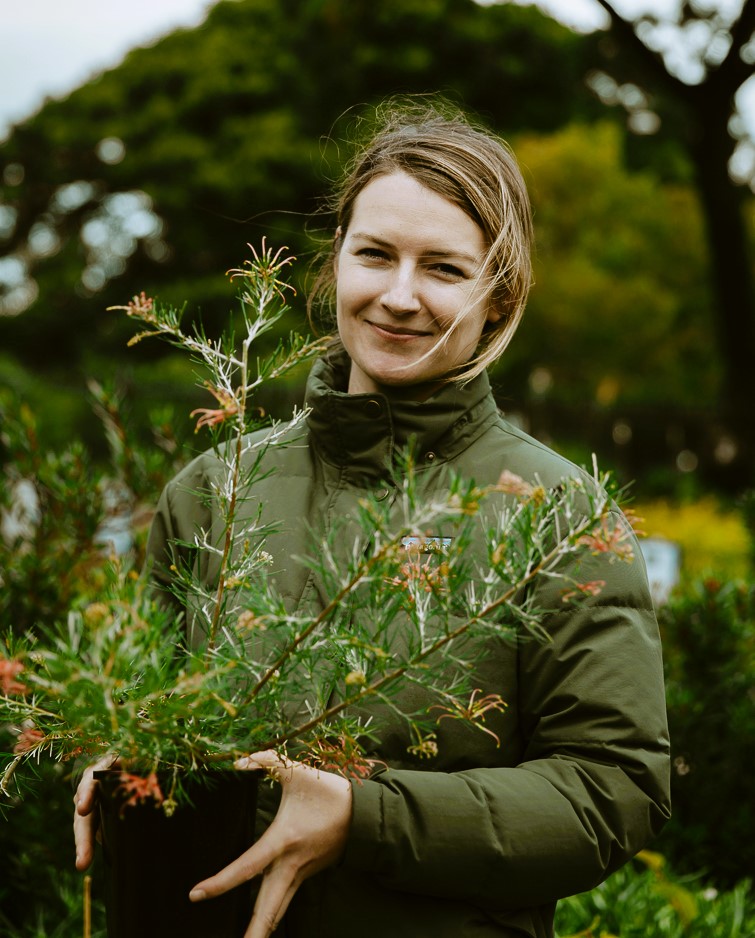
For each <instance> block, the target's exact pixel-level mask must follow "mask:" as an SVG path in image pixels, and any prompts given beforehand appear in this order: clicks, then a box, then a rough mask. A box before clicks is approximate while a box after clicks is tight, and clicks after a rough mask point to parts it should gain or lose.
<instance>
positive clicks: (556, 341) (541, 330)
mask: <svg viewBox="0 0 755 938" xmlns="http://www.w3.org/2000/svg"><path fill="white" fill-rule="evenodd" d="M514 142H515V149H516V152H517V154H518V156H519V159H520V160H521V162H522V164H523V166H524V167H525V172H526V176H527V181H528V184H529V188H530V192H531V196H532V201H533V207H534V212H535V219H536V231H537V250H536V254H535V266H534V280H535V283H534V287H533V290H532V294H531V297H530V302H529V306H528V310H527V314H526V316H525V318H524V321H523V323H522V326H521V328H520V331H519V334H518V335H517V338H516V341H515V342H514V343H513V344H512V346H511V347H510V349H509V350H508V351H507V352H506V355H505V356H504V359H503V361H502V363H501V371H502V372H505V373H506V375H507V378H509V379H510V378H513V379H514V384H515V386H517V387H527V386H528V385H530V387H531V388H532V392H533V393H534V394H535V395H540V396H541V397H544V398H548V397H554V398H557V399H558V400H559V402H560V403H561V404H571V405H573V406H575V407H576V406H581V407H582V408H583V413H584V414H586V413H587V412H589V408H590V407H591V406H592V407H593V408H609V407H615V406H617V405H628V404H629V405H638V404H648V403H653V404H654V405H656V406H657V405H659V404H665V405H673V406H675V407H677V408H679V407H687V408H689V407H692V406H696V405H704V404H708V405H710V404H712V403H713V402H714V400H715V394H716V387H717V382H718V379H719V373H718V369H717V362H716V359H715V357H714V356H712V355H711V354H710V347H709V346H710V342H709V338H708V337H709V334H710V329H711V322H710V292H709V288H708V271H707V264H706V258H705V251H704V240H703V237H702V220H701V217H700V212H699V208H698V205H697V202H696V200H695V198H694V194H693V192H692V191H691V189H690V188H689V187H688V186H683V185H680V184H677V183H670V182H661V181H659V180H658V178H657V176H656V175H655V174H653V173H650V172H644V173H639V172H636V171H631V170H630V169H628V168H627V165H626V156H625V154H624V148H623V145H622V134H621V131H620V129H619V128H618V127H616V125H614V124H608V123H604V124H600V123H597V124H593V125H590V126H587V125H583V124H578V123H574V124H569V125H568V126H567V127H565V128H563V129H562V130H559V131H556V132H555V133H552V134H549V135H543V134H532V133H525V134H521V135H518V136H517V137H516V139H515V141H514Z"/></svg>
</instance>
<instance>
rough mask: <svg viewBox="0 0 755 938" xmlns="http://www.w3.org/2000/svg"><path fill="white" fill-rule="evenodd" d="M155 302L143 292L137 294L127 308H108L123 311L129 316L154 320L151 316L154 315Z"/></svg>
mask: <svg viewBox="0 0 755 938" xmlns="http://www.w3.org/2000/svg"><path fill="white" fill-rule="evenodd" d="M153 306H154V300H153V299H152V297H150V296H147V294H146V293H145V292H144V290H142V292H141V293H137V294H135V295H134V296H133V297H132V298H131V300H130V301H129V302H128V303H127V304H126V305H125V306H108V310H111V309H122V310H124V311H125V312H126V315H128V316H139V317H140V318H143V319H152V318H153V317H152V316H150V315H149V314H150V313H152V309H153Z"/></svg>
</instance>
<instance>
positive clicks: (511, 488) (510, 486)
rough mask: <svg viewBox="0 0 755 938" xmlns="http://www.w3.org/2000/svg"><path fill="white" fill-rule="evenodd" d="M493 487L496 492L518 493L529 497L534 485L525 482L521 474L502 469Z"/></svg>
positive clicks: (522, 496) (523, 496)
mask: <svg viewBox="0 0 755 938" xmlns="http://www.w3.org/2000/svg"><path fill="white" fill-rule="evenodd" d="M495 489H496V491H497V492H505V493H506V494H507V495H518V496H520V497H521V498H529V496H530V495H532V493H533V492H534V487H533V486H532V485H530V483H529V482H525V481H524V479H523V478H522V477H521V476H518V475H516V473H514V472H510V471H509V470H508V469H504V470H503V472H502V473H501V474H500V476H499V477H498V482H497V483H496V486H495Z"/></svg>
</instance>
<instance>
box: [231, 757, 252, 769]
mask: <svg viewBox="0 0 755 938" xmlns="http://www.w3.org/2000/svg"><path fill="white" fill-rule="evenodd" d="M249 765H250V759H249V757H248V756H243V757H242V758H241V759H237V760H236V761H235V762H234V763H233V767H234V769H248V768H249Z"/></svg>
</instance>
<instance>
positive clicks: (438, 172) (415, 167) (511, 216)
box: [308, 98, 533, 382]
mask: <svg viewBox="0 0 755 938" xmlns="http://www.w3.org/2000/svg"><path fill="white" fill-rule="evenodd" d="M376 118H377V119H376V122H375V124H374V125H373V129H372V134H371V136H370V139H369V140H368V142H367V143H366V144H365V145H363V146H362V147H361V148H359V150H358V152H357V153H356V155H355V156H354V157H353V159H352V161H351V163H350V165H349V166H347V168H346V171H345V173H344V175H343V178H342V180H341V182H340V185H338V186H337V187H336V190H335V192H334V194H333V198H332V204H331V208H332V211H333V213H334V214H335V217H336V224H337V225H338V227H339V228H340V229H341V231H342V233H343V234H345V233H346V231H347V229H348V227H349V223H350V221H351V215H352V212H353V209H354V203H355V201H356V198H357V196H358V195H359V193H360V192H361V191H362V190H363V189H364V188H365V186H367V185H368V184H369V183H370V182H372V181H373V180H374V179H376V178H378V177H379V176H386V175H389V174H391V173H396V172H403V173H406V174H407V175H408V176H411V177H412V178H413V179H415V180H417V182H419V183H421V184H422V185H424V186H426V187H427V188H428V189H431V190H432V191H433V192H436V193H438V194H439V195H441V196H443V197H444V198H446V199H448V200H449V202H452V203H453V204H454V205H457V206H459V208H461V209H462V210H463V211H464V212H465V213H466V214H467V215H468V216H469V217H470V218H471V219H472V220H473V221H475V222H476V223H477V224H478V225H479V226H480V228H481V229H482V232H483V234H484V236H485V240H486V243H487V245H488V250H487V254H486V257H485V261H484V263H483V264H482V265H481V273H480V283H481V284H482V285H483V287H484V291H485V296H484V299H485V301H486V302H487V303H489V304H490V305H491V307H492V308H493V309H495V311H496V312H498V313H499V314H500V319H498V320H497V321H496V322H493V323H487V324H486V327H485V329H484V330H483V334H482V337H481V340H480V344H479V346H478V349H477V352H476V354H475V356H474V357H473V358H472V360H471V361H469V362H467V363H466V365H464V366H463V368H462V369H461V370H460V371H459V372H457V373H456V374H454V375H453V379H452V380H454V381H459V382H463V381H469V380H470V379H471V378H473V377H475V376H476V375H478V374H479V373H480V372H481V371H483V370H484V369H485V368H486V367H487V366H488V365H490V364H491V363H492V362H494V361H495V360H496V359H497V358H498V357H499V356H500V355H501V354H502V353H503V351H504V349H505V348H506V346H507V345H508V344H509V342H510V340H511V338H512V336H513V335H514V333H515V331H516V329H517V326H518V325H519V322H520V320H521V318H522V313H523V312H524V307H525V305H526V302H527V295H528V293H529V289H530V285H531V279H532V265H531V259H530V254H531V249H532V241H533V232H532V214H531V209H530V202H529V196H528V194H527V188H526V185H525V183H524V179H523V178H522V174H521V171H520V169H519V166H518V164H517V161H516V158H515V157H514V154H513V153H512V151H511V149H510V148H509V146H508V145H507V144H506V143H505V142H504V141H502V140H501V139H499V138H498V137H496V136H495V135H494V134H493V133H491V132H490V131H489V130H487V129H486V128H484V127H481V126H478V125H475V124H473V123H472V121H471V120H470V119H469V118H468V117H467V116H466V115H464V114H463V113H462V112H461V111H459V110H458V109H457V108H454V107H453V106H451V105H449V104H448V103H447V102H445V101H442V100H440V99H438V98H434V99H432V100H431V101H430V102H428V101H426V100H422V101H419V102H417V101H416V100H410V101H409V102H407V101H406V100H405V99H403V100H400V101H396V100H392V101H390V102H388V103H387V104H385V105H384V106H383V107H382V108H379V109H378V110H377V112H376ZM335 250H337V243H336V244H335V245H333V246H331V249H330V251H329V252H328V255H327V256H326V257H325V258H324V260H323V262H322V263H321V266H320V270H319V273H318V275H317V277H316V280H315V282H314V284H313V287H312V290H311V291H310V295H309V299H308V309H309V311H310V318H312V315H311V314H312V310H313V309H314V307H315V305H316V304H319V305H322V306H324V307H327V308H330V309H332V303H333V298H334V295H335V273H334V265H333V255H334V251H335ZM463 315H464V311H461V315H460V316H459V317H458V319H457V324H458V322H459V321H460V320H461V319H462V318H463ZM453 328H454V327H453V326H452V330H453ZM447 337H448V334H447V336H446V338H447Z"/></svg>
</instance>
